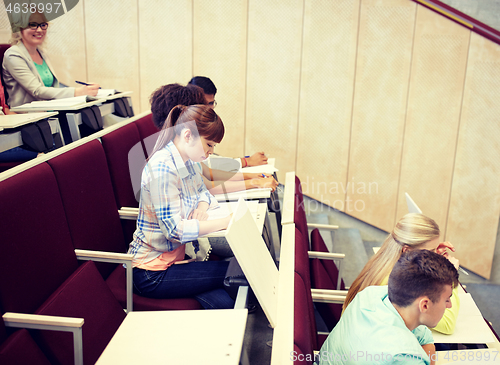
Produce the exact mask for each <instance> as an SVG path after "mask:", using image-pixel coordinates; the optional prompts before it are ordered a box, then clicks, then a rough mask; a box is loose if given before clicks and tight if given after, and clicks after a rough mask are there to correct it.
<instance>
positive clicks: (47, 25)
mask: <svg viewBox="0 0 500 365" xmlns="http://www.w3.org/2000/svg"><path fill="white" fill-rule="evenodd" d="M38 27H40V28H41V29H42V30H45V29H47V28H48V27H49V23H40V24H38V23H29V24H28V28H30V29H33V30H37V29H38Z"/></svg>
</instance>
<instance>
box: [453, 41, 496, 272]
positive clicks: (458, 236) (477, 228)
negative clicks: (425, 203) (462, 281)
mask: <svg viewBox="0 0 500 365" xmlns="http://www.w3.org/2000/svg"><path fill="white" fill-rule="evenodd" d="M499 59H500V47H499V46H498V45H497V44H495V43H493V42H491V41H489V40H487V39H485V38H483V37H481V36H479V35H477V34H475V33H472V34H471V41H470V52H469V62H468V65H467V76H466V83H465V89H464V103H463V105H464V106H463V109H462V118H461V122H460V132H459V138H458V144H457V154H456V162H455V170H454V174H453V185H452V189H451V199H450V211H449V214H448V225H447V230H446V240H448V241H450V242H452V243H453V245H454V246H455V247H456V249H457V252H456V257H457V258H458V259H459V260H460V264H461V265H463V266H464V267H466V268H469V269H471V270H472V271H474V272H475V273H477V274H479V275H481V276H484V277H485V278H488V279H489V277H490V273H491V266H492V262H493V254H494V250H495V241H496V235H497V227H498V217H499V216H500V140H499V136H500V123H499V122H498V116H499V115H500V94H499V92H498V90H500V62H499Z"/></svg>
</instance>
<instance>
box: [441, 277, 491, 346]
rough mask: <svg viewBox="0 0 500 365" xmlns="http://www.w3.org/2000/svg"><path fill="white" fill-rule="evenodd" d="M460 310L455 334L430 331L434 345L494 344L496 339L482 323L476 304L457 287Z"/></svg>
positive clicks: (482, 319)
mask: <svg viewBox="0 0 500 365" xmlns="http://www.w3.org/2000/svg"><path fill="white" fill-rule="evenodd" d="M458 295H459V298H460V310H459V312H458V317H457V323H456V325H455V332H454V333H453V334H452V335H444V334H442V333H439V332H436V331H432V336H433V337H434V342H435V343H475V344H483V343H484V344H489V343H494V342H496V338H495V336H494V335H493V333H492V332H491V330H490V328H489V327H488V325H487V324H486V322H485V321H484V318H483V316H482V314H481V312H480V311H479V308H478V307H477V305H476V303H475V302H474V300H473V299H472V296H471V295H470V293H466V292H465V291H464V290H463V289H462V287H461V286H460V287H459V291H458Z"/></svg>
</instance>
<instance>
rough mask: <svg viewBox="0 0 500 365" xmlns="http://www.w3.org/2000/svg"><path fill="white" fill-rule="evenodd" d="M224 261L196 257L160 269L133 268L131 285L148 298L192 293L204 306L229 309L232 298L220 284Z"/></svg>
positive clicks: (185, 295)
mask: <svg viewBox="0 0 500 365" xmlns="http://www.w3.org/2000/svg"><path fill="white" fill-rule="evenodd" d="M228 265H229V262H228V261H200V262H190V263H188V264H180V265H172V266H171V267H169V268H168V269H167V270H163V271H149V270H143V269H138V268H134V289H135V291H136V292H137V293H138V294H140V295H142V296H144V297H148V298H158V299H172V298H186V297H194V298H196V300H198V302H200V304H201V305H202V307H203V308H205V309H231V308H233V307H234V300H233V299H232V298H231V297H230V296H229V294H228V293H227V292H226V291H225V290H224V284H223V281H224V277H225V276H226V271H227V267H228Z"/></svg>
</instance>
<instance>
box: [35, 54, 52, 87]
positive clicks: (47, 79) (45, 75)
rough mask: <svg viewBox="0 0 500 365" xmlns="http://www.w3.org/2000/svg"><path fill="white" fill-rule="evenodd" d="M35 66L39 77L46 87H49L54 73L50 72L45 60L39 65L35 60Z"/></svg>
mask: <svg viewBox="0 0 500 365" xmlns="http://www.w3.org/2000/svg"><path fill="white" fill-rule="evenodd" d="M35 66H36V70H37V71H38V73H39V74H40V77H41V78H42V81H43V84H44V85H45V86H47V87H51V86H52V84H53V83H54V75H52V72H50V69H49V66H47V64H46V63H45V60H43V63H42V64H41V65H39V64H38V63H36V62H35Z"/></svg>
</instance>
